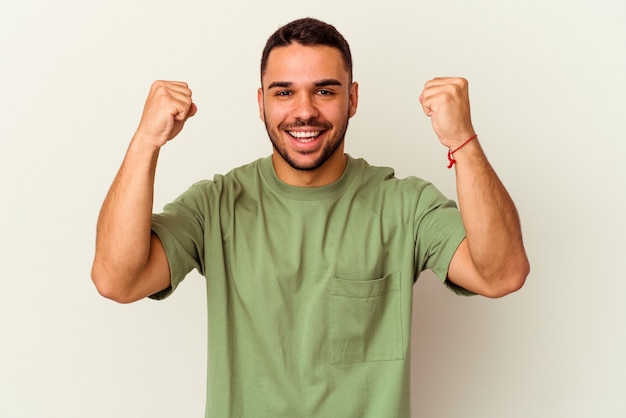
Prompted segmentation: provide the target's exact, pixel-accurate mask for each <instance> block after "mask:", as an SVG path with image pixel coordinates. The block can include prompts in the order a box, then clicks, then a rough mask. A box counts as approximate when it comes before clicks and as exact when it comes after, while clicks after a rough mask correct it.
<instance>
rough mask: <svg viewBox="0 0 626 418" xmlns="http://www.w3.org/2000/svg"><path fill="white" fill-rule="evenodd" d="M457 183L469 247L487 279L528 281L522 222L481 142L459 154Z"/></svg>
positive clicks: (482, 274) (473, 259)
mask: <svg viewBox="0 0 626 418" xmlns="http://www.w3.org/2000/svg"><path fill="white" fill-rule="evenodd" d="M454 157H455V160H456V182H457V194H458V200H459V207H460V209H461V216H462V219H463V224H464V226H465V229H466V233H467V245H468V248H469V252H470V255H471V259H472V261H473V263H474V265H475V267H476V270H477V272H478V273H479V274H480V276H481V277H483V278H484V280H486V281H488V282H490V283H492V284H498V283H497V282H502V281H509V282H513V285H512V286H513V287H514V286H515V285H516V283H517V281H521V282H522V283H523V280H524V279H525V277H526V275H527V274H528V269H529V266H528V259H527V257H526V252H525V250H524V244H523V241H522V233H521V228H520V221H519V217H518V214H517V210H516V209H515V205H514V204H513V201H512V199H511V197H510V196H509V193H508V192H507V191H506V189H505V187H504V185H503V184H502V182H501V181H500V179H499V178H498V176H497V175H496V173H495V171H494V170H493V168H492V167H491V165H490V164H489V162H488V161H487V158H486V157H485V154H484V153H483V150H482V148H481V146H480V143H479V142H478V140H474V141H472V142H470V143H468V144H467V145H466V146H464V147H463V148H462V149H461V150H459V151H457V152H456V153H455V155H454Z"/></svg>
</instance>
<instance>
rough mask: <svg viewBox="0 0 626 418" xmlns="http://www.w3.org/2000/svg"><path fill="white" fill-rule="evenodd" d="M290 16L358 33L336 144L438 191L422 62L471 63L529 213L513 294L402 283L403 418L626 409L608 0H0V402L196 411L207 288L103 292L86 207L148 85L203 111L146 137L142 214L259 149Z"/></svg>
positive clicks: (623, 94) (521, 205)
mask: <svg viewBox="0 0 626 418" xmlns="http://www.w3.org/2000/svg"><path fill="white" fill-rule="evenodd" d="M305 16H313V17H317V18H321V19H323V20H326V21H328V22H329V23H332V24H334V25H335V26H337V28H338V29H339V30H340V31H342V32H343V34H344V35H345V36H346V38H347V39H348V41H349V42H350V43H351V46H352V49H353V56H354V64H355V79H356V81H359V83H360V107H359V111H358V113H357V115H356V116H355V118H353V119H352V121H351V125H350V129H349V131H348V137H347V145H346V150H347V152H349V153H350V154H351V155H353V156H359V157H361V156H362V157H365V158H366V159H368V160H369V161H370V162H371V163H372V164H376V165H388V166H393V167H395V168H396V172H397V174H398V176H401V177H404V176H407V175H417V176H419V177H423V178H426V179H428V180H431V181H433V182H434V183H435V184H436V185H437V186H438V187H439V188H440V189H441V190H442V191H443V192H444V193H446V194H448V195H449V196H452V197H454V196H455V189H454V173H453V172H452V171H449V170H447V169H446V168H445V163H446V150H445V149H444V148H443V147H442V146H441V145H440V144H439V143H438V141H437V139H436V137H435V136H434V134H433V132H432V129H431V127H430V125H429V123H430V122H429V120H428V118H426V117H424V116H423V114H422V113H421V109H420V107H419V103H418V96H419V93H420V91H421V88H422V86H423V84H424V82H425V81H426V80H428V79H430V78H432V77H435V76H447V75H461V76H465V77H466V78H468V79H469V81H470V95H471V98H472V112H473V119H474V125H475V128H476V130H477V131H478V133H479V134H480V139H481V142H482V144H483V147H484V148H485V150H486V152H487V154H488V156H489V158H490V160H491V162H492V164H493V165H494V167H495V168H496V170H497V171H498V173H499V175H500V177H501V178H502V180H503V182H504V183H505V185H506V186H507V188H508V189H509V191H510V193H511V195H512V196H513V198H514V200H515V202H516V204H517V207H518V209H519V212H520V215H521V218H522V222H523V230H524V236H525V242H526V246H527V249H528V253H529V256H530V260H531V264H532V272H531V274H530V276H529V278H528V281H527V284H526V286H525V287H524V288H523V289H522V290H521V291H519V292H518V293H516V294H514V295H511V296H508V297H506V298H503V299H498V300H488V299H483V298H480V297H474V298H462V297H457V296H454V295H453V294H451V293H450V292H448V291H447V290H446V289H445V288H444V287H443V286H441V285H440V284H439V283H437V281H436V280H435V279H434V278H433V276H431V275H428V274H426V275H424V276H423V277H421V278H420V280H419V281H418V283H417V285H416V287H415V295H416V297H415V309H414V312H415V314H414V319H415V320H414V334H413V341H412V342H413V349H412V353H413V359H414V362H413V369H412V373H413V374H412V377H413V389H412V390H413V392H412V393H413V404H414V408H413V409H414V416H415V417H423V418H458V417H464V418H468V417H469V418H473V417H475V418H492V417H493V418H500V417H504V418H518V417H519V418H527V417H533V418H553V417H568V418H576V417H615V418H617V417H624V416H626V401H625V400H624V393H625V390H626V360H625V358H626V308H625V307H624V295H625V294H626V267H625V266H626V262H625V258H626V255H625V254H624V253H625V251H624V250H626V244H625V243H624V237H625V233H626V227H625V221H624V217H625V216H626V210H625V209H626V187H625V180H626V175H624V166H625V165H626V158H625V157H626V153H625V152H624V146H623V142H624V140H625V139H626V126H625V123H624V121H625V117H624V113H625V112H626V52H625V51H626V29H625V27H626V26H625V24H624V22H625V21H626V3H624V2H623V1H622V0H594V1H591V0H589V1H582V0H578V1H576V0H562V1H558V0H541V1H531V0H529V1H524V2H506V1H497V0H477V1H466V0H449V1H429V2H425V1H421V0H418V1H400V0H388V1H385V2H374V1H368V0H349V1H346V2H338V1H329V0H318V1H315V2H295V1H292V0H290V1H287V0H285V1H283V0H277V1H272V0H268V1H265V2H262V1H248V2H246V1H236V0H235V1H229V2H216V1H213V2H210V1H199V0H196V1H191V0H178V1H176V2H174V1H163V0H158V1H155V0H144V1H136V0H125V1H120V0H100V1H89V2H87V1H79V0H57V1H54V2H52V1H44V0H30V1H29V0H24V1H21V0H20V1H18V0H3V1H2V2H1V3H0V54H1V58H0V59H1V65H0V99H1V100H0V199H1V201H0V280H1V282H0V283H1V287H0V289H1V291H0V338H1V344H0V417H3V418H4V417H6V418H21V417H29V418H31V417H32V418H35V417H37V418H39V417H44V418H47V417H54V418H56V417H59V418H68V417H76V418H78V417H80V418H84V417H94V418H98V417H116V418H122V417H151V418H154V417H200V416H203V413H204V399H205V364H206V360H205V356H206V352H205V351H206V315H205V309H206V301H205V299H204V284H203V281H202V280H201V279H200V278H199V276H198V275H197V274H195V273H194V274H192V275H190V277H188V278H187V280H186V281H185V283H183V285H182V286H181V287H180V288H179V290H178V291H177V292H176V294H175V295H174V296H173V297H171V298H170V299H168V300H166V301H164V302H154V301H149V300H145V301H140V302H138V303H135V304H131V305H118V304H116V303H114V302H111V301H108V300H105V299H103V298H101V297H100V296H99V295H98V294H97V292H96V290H95V288H94V287H93V285H92V283H91V280H90V274H89V273H90V267H91V261H92V257H93V248H94V236H95V223H96V218H97V214H98V211H99V207H100V204H101V202H102V199H103V198H104V195H105V193H106V191H107V189H108V187H109V185H110V183H111V181H112V179H113V176H114V174H115V172H116V171H117V168H118V167H119V164H120V163H121V160H122V157H123V154H124V152H125V149H126V146H127V144H128V141H129V140H130V138H131V136H132V134H133V132H134V130H135V128H136V126H137V123H138V121H139V117H140V115H141V110H142V106H143V102H144V99H145V96H146V94H147V92H148V89H149V86H150V84H151V82H152V81H153V80H154V79H158V78H163V79H177V80H185V81H188V82H189V83H190V85H191V87H192V89H193V91H194V97H195V100H196V102H197V104H198V108H199V112H198V114H197V116H196V117H195V118H194V119H192V120H190V121H189V123H188V126H187V127H186V129H185V131H183V133H182V134H181V135H180V136H179V137H178V138H176V139H175V140H174V141H172V142H171V143H169V144H168V145H167V146H166V147H165V149H164V150H163V151H162V153H161V160H160V164H159V168H158V173H157V184H156V200H155V210H160V209H161V208H162V206H163V204H164V203H166V202H168V201H170V200H171V199H173V198H174V197H175V196H177V195H178V194H179V193H180V192H182V191H183V190H184V189H186V188H187V187H188V186H189V185H190V184H191V183H192V182H194V181H196V180H199V179H202V178H211V177H212V176H213V175H214V174H215V173H225V172H226V171H228V170H230V169H231V168H233V167H235V166H238V165H241V164H244V163H247V162H249V161H251V160H253V159H256V158H258V157H261V156H265V155H268V154H269V153H270V152H271V147H270V145H269V141H268V140H267V137H266V134H265V130H264V127H263V125H262V123H261V121H260V120H259V118H258V110H257V105H256V89H257V87H258V86H259V75H258V65H259V60H260V53H261V49H262V47H263V45H264V43H265V40H266V39H267V37H268V36H269V35H270V33H271V32H273V31H274V30H275V29H276V28H278V26H279V25H281V24H284V23H287V22H288V21H290V20H292V19H295V18H299V17H305Z"/></svg>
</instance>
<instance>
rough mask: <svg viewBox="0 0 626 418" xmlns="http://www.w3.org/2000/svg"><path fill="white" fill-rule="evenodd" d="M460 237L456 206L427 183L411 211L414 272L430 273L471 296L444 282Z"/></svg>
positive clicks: (462, 234) (461, 222)
mask: <svg viewBox="0 0 626 418" xmlns="http://www.w3.org/2000/svg"><path fill="white" fill-rule="evenodd" d="M464 238H465V228H464V227H463V221H462V219H461V213H460V212H459V210H458V208H457V205H456V203H455V202H454V201H452V200H450V199H448V198H446V197H445V196H444V195H443V194H442V193H441V192H440V191H439V190H438V189H437V188H436V187H435V186H433V185H432V184H430V183H429V184H427V185H426V186H425V187H424V189H423V190H422V193H421V194H420V196H419V200H418V203H417V206H416V211H415V259H416V261H417V266H416V267H417V271H418V272H421V271H423V270H431V271H432V272H433V273H435V275H437V277H439V280H441V281H442V282H443V283H445V284H446V285H447V286H448V287H449V288H450V289H451V290H453V291H454V292H455V293H458V294H463V295H467V294H471V293H470V292H468V291H467V290H465V289H462V288H460V287H458V286H456V285H455V284H453V283H451V282H449V281H448V280H447V276H448V267H449V266H450V261H452V257H453V256H454V253H455V252H456V250H457V248H458V247H459V245H460V244H461V242H462V241H463V239H464Z"/></svg>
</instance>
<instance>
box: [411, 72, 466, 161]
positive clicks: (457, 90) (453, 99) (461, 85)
mask: <svg viewBox="0 0 626 418" xmlns="http://www.w3.org/2000/svg"><path fill="white" fill-rule="evenodd" d="M420 103H421V104H422V108H423V109H424V113H425V114H426V116H429V117H430V119H431V122H432V125H433V129H434V130H435V133H436V134H437V136H438V137H439V141H441V143H442V144H443V145H444V146H446V147H447V148H451V149H455V148H457V147H458V146H460V145H461V144H462V143H463V142H464V141H466V140H467V139H468V138H470V137H472V136H473V135H474V134H475V132H474V128H473V126H472V118H471V115H470V103H469V93H468V83H467V80H466V79H464V78H458V77H447V78H434V79H432V80H430V81H428V82H427V83H426V84H425V85H424V90H423V91H422V94H421V95H420Z"/></svg>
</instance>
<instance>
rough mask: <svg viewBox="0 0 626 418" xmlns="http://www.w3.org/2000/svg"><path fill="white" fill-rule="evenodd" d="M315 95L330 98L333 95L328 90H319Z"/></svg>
mask: <svg viewBox="0 0 626 418" xmlns="http://www.w3.org/2000/svg"><path fill="white" fill-rule="evenodd" d="M317 94H319V95H320V96H332V95H333V94H335V93H334V92H332V91H330V90H326V89H321V90H318V91H317Z"/></svg>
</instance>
